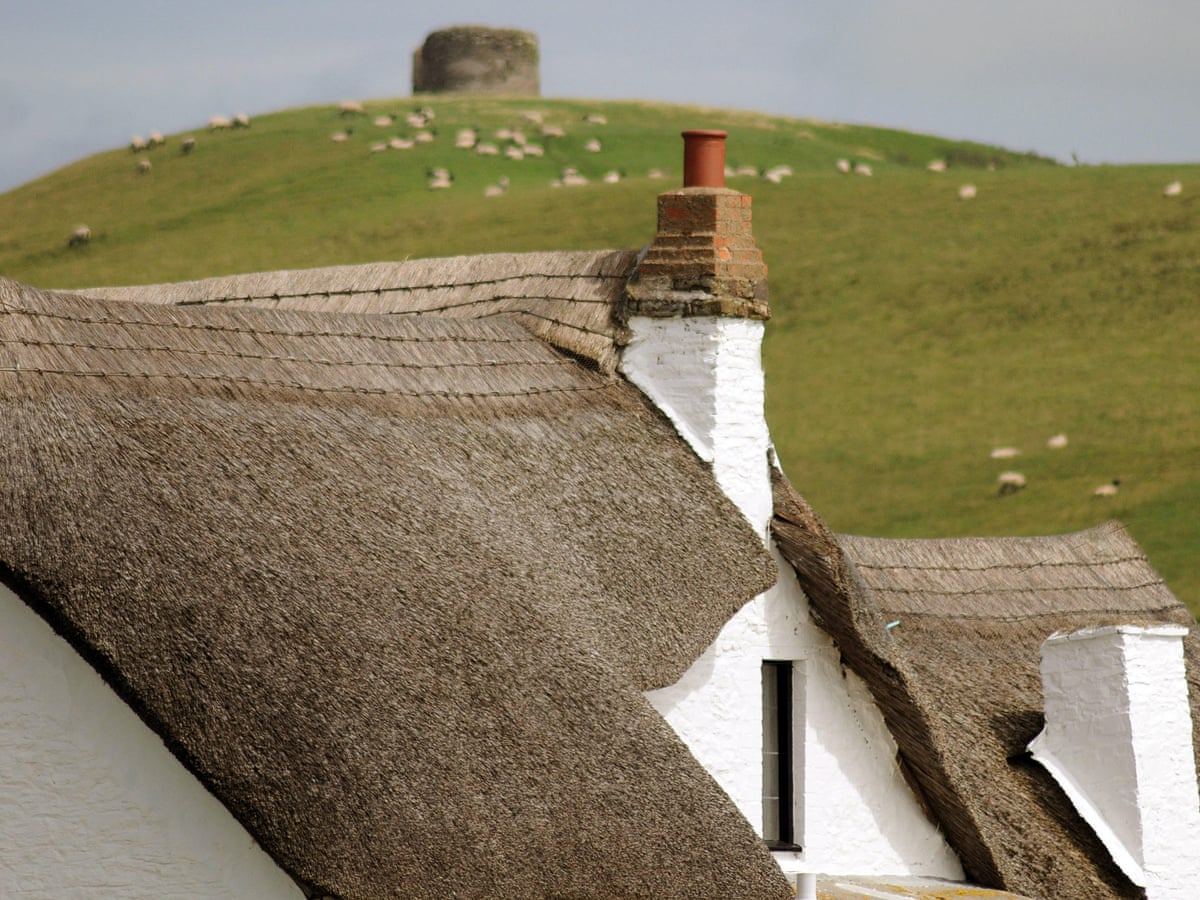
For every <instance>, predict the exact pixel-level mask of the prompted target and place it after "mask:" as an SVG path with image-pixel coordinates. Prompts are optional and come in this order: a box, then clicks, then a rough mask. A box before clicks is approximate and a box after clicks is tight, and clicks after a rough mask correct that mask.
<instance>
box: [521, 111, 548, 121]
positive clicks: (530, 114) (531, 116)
mask: <svg viewBox="0 0 1200 900" xmlns="http://www.w3.org/2000/svg"><path fill="white" fill-rule="evenodd" d="M521 118H522V119H524V120H525V121H526V122H530V123H532V124H534V125H541V124H542V119H544V118H545V117H544V116H543V115H542V114H541V113H540V112H534V111H533V110H530V109H527V110H525V111H524V112H523V113H521Z"/></svg>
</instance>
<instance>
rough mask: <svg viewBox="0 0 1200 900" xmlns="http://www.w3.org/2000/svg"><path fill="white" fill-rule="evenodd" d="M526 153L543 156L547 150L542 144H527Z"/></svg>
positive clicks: (527, 154)
mask: <svg viewBox="0 0 1200 900" xmlns="http://www.w3.org/2000/svg"><path fill="white" fill-rule="evenodd" d="M525 155H526V156H537V157H542V156H545V155H546V150H545V148H543V147H542V145H541V144H526V145H525Z"/></svg>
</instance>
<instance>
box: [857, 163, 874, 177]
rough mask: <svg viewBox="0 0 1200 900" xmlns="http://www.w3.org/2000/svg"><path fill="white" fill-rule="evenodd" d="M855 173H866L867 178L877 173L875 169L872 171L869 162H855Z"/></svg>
mask: <svg viewBox="0 0 1200 900" xmlns="http://www.w3.org/2000/svg"><path fill="white" fill-rule="evenodd" d="M854 174H855V175H865V176H866V177H867V178H870V177H871V176H872V175H874V174H875V173H874V172H873V171H871V167H870V166H869V165H868V164H867V163H862V162H860V163H855V165H854Z"/></svg>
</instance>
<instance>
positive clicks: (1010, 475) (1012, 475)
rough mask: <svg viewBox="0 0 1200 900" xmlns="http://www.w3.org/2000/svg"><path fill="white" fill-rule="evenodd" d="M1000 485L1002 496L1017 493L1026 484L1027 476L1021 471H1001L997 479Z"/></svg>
mask: <svg viewBox="0 0 1200 900" xmlns="http://www.w3.org/2000/svg"><path fill="white" fill-rule="evenodd" d="M996 480H997V482H998V483H999V485H1000V496H1001V497H1004V496H1006V495H1008V494H1015V493H1016V492H1017V491H1019V490H1022V489H1023V488H1024V487H1025V485H1026V483H1027V482H1026V481H1025V476H1024V475H1022V474H1021V473H1020V472H1001V473H1000V477H999V478H998V479H996Z"/></svg>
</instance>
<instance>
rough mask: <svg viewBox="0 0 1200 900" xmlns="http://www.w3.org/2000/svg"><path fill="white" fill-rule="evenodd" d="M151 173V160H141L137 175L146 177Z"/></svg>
mask: <svg viewBox="0 0 1200 900" xmlns="http://www.w3.org/2000/svg"><path fill="white" fill-rule="evenodd" d="M149 171H150V160H148V159H139V160H138V164H137V173H138V174H139V175H145V174H146V173H147V172H149Z"/></svg>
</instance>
